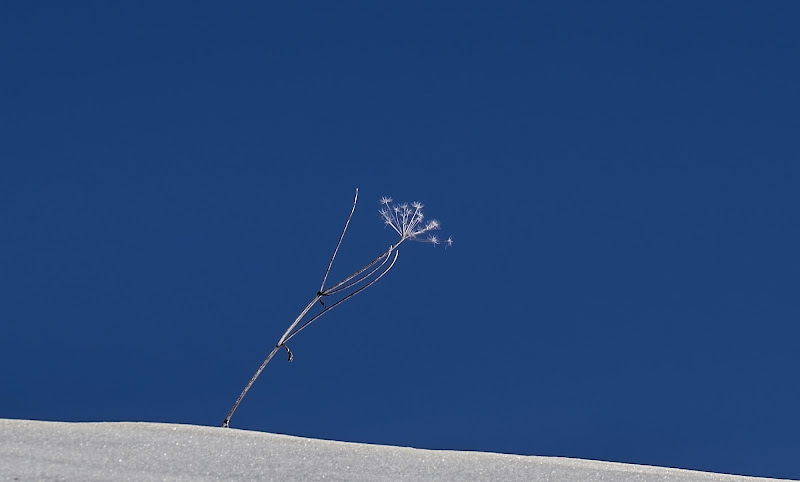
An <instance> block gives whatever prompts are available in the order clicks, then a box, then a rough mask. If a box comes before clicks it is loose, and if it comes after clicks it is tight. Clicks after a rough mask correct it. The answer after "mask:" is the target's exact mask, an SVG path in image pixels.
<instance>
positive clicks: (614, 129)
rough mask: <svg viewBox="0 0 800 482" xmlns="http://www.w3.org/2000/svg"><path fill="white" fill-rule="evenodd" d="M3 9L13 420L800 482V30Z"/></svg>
mask: <svg viewBox="0 0 800 482" xmlns="http://www.w3.org/2000/svg"><path fill="white" fill-rule="evenodd" d="M119 3H120V2H104V1H96V2H90V1H84V2H55V1H54V2H46V1H45V2H28V1H17V2H3V3H2V5H0V65H2V66H3V69H2V70H3V74H2V77H0V163H1V164H2V169H0V229H2V236H0V273H2V276H0V320H2V321H0V323H1V325H0V326H2V335H0V366H2V369H0V387H2V389H1V391H0V417H6V418H29V419H45V420H66V421H106V420H134V421H162V422H185V423H194V424H204V425H218V424H219V423H220V422H221V421H222V419H223V418H224V416H225V414H226V413H227V411H228V409H229V408H230V405H231V404H232V403H233V401H234V400H235V398H236V396H237V395H238V393H239V391H240V390H241V388H242V387H243V386H244V384H245V383H246V382H247V380H248V379H249V378H250V376H251V375H252V373H253V371H254V370H255V369H256V368H257V366H258V365H259V363H260V362H261V360H262V359H263V357H264V356H265V355H266V354H267V353H268V352H269V350H270V348H271V347H272V346H273V345H274V344H275V342H276V341H277V339H278V338H279V337H280V335H281V333H282V332H283V330H284V329H285V328H286V326H287V325H288V324H289V323H290V322H291V321H292V319H293V318H294V317H295V315H296V314H297V313H298V311H299V310H300V309H301V308H302V307H303V306H304V305H305V304H306V303H307V302H308V301H309V300H310V299H311V298H312V297H313V296H314V293H315V292H316V290H317V289H318V287H319V283H320V281H321V277H322V274H323V272H324V268H325V265H326V264H327V262H328V259H329V257H330V254H331V250H332V249H333V246H334V244H335V242H336V239H337V237H338V235H339V232H340V230H341V226H342V223H343V222H344V220H345V219H346V216H347V213H348V212H349V209H350V203H351V201H352V196H353V192H354V189H355V188H356V187H358V188H359V189H360V196H361V198H360V203H359V206H358V208H357V209H356V212H355V215H354V218H353V222H352V225H351V229H350V231H349V232H348V236H347V238H345V241H344V244H343V247H342V251H341V253H340V257H339V259H338V260H337V265H335V266H334V273H333V275H332V276H333V277H334V278H336V277H341V276H343V275H346V274H349V272H350V271H352V270H353V269H355V268H357V267H358V266H360V264H362V263H363V262H365V261H367V260H369V259H372V257H374V256H376V255H377V254H378V253H380V252H381V251H382V250H384V249H385V248H386V247H387V246H388V245H389V244H390V243H392V242H394V241H395V236H393V233H392V232H391V231H390V230H388V229H385V228H384V227H383V225H382V223H381V219H380V216H379V214H378V211H377V210H378V208H379V204H378V199H379V198H380V196H383V195H390V196H393V197H394V198H395V199H396V200H400V201H402V200H406V201H415V200H419V201H422V202H423V203H425V204H426V208H425V212H426V214H427V215H428V216H429V217H435V218H438V219H440V220H441V222H442V224H443V229H442V231H441V234H443V235H445V236H446V235H453V238H454V240H455V245H454V246H453V247H452V248H451V249H447V250H445V249H443V248H442V247H441V246H440V247H436V248H434V247H432V246H429V245H422V244H412V245H405V244H404V245H403V246H402V247H401V249H400V258H399V260H398V264H397V266H396V267H395V268H394V269H393V270H392V272H390V273H389V275H387V277H386V278H384V279H383V280H381V281H380V283H378V284H377V285H376V286H375V287H373V288H371V289H370V290H369V291H367V292H364V293H363V294H361V295H359V296H358V297H357V298H355V299H353V300H352V301H351V302H348V303H347V304H344V305H342V306H341V307H340V308H337V309H336V310H334V311H332V312H331V313H330V314H329V315H327V316H326V317H325V318H322V320H321V321H320V322H319V324H317V325H314V326H311V327H310V328H309V329H308V331H305V332H303V333H302V334H301V335H299V336H298V337H297V338H295V339H294V340H293V341H292V344H291V347H292V350H293V351H294V355H295V361H294V362H293V363H291V364H289V363H288V362H287V361H286V359H285V356H283V355H280V356H279V358H276V359H275V361H274V363H273V364H271V365H270V366H269V367H268V368H267V370H266V371H265V372H264V374H263V375H262V377H261V378H260V379H259V380H258V382H257V383H256V385H255V387H254V388H253V390H252V391H251V392H250V394H249V395H248V396H247V398H245V400H244V403H243V404H242V406H241V407H240V408H239V411H238V412H237V414H236V416H235V417H234V419H233V422H232V426H234V427H236V428H246V429H253V430H263V431H270V432H280V433H288V434H293V435H302V436H309V437H319V438H331V439H337V440H350V441H359V442H371V443H383V444H396V445H411V446H416V447H426V448H448V449H468V450H483V451H498V452H512V453H519V454H537V455H560V456H568V457H581V458H592V459H602V460H613V461H623V462H634V463H642V464H653V465H662V466H674V467H684V468H693V469H701V470H711V471H721V472H729V473H739V474H748V475H763V476H772V477H790V478H800V458H798V457H797V454H798V453H800V438H798V433H800V416H799V415H798V408H797V407H798V406H800V386H798V383H797V376H798V369H799V368H800V355H798V352H800V350H798V344H799V342H798V340H799V339H800V338H799V337H800V325H798V322H800V297H799V296H798V293H800V254H798V247H799V246H800V221H799V220H798V219H799V218H798V212H799V209H798V208H800V189H798V184H799V183H800V136H798V132H800V89H798V85H800V58H798V57H799V56H800V29H798V28H797V25H798V24H800V2H797V1H793V0H792V1H771V2H756V1H747V2H742V1H732V0H725V1H706V2H696V1H675V2H654V1H630V2H627V1H624V2H623V1H617V2H589V1H587V2H576V1H564V2H538V3H537V2H402V3H397V4H393V5H390V4H388V3H386V2H290V3H288V4H283V5H275V4H274V2H235V3H233V4H223V3H220V2H198V1H193V2H155V1H153V2H145V1H142V2H132V3H126V4H124V5H120V4H119ZM267 4H272V5H269V6H268V5H267Z"/></svg>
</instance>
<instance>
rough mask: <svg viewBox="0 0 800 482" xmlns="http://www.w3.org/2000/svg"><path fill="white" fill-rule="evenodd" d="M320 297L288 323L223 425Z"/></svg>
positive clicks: (224, 423)
mask: <svg viewBox="0 0 800 482" xmlns="http://www.w3.org/2000/svg"><path fill="white" fill-rule="evenodd" d="M320 298H322V295H317V296H315V297H314V299H313V300H311V302H310V303H309V304H308V305H306V307H305V309H304V310H303V311H301V312H300V315H298V317H297V318H295V320H294V322H293V323H292V324H291V325H289V328H288V329H287V330H286V332H285V333H284V334H283V336H282V337H281V339H280V341H278V344H276V345H275V348H273V349H272V351H271V352H270V353H269V355H267V358H266V359H264V362H263V363H262V364H261V366H260V367H258V370H256V373H255V374H254V375H253V378H251V379H250V382H249V383H248V384H247V386H245V387H244V390H242V393H240V394H239V398H237V399H236V403H234V404H233V407H231V411H230V412H228V416H227V417H225V420H223V421H222V426H223V427H226V428H227V427H230V422H231V417H233V413H234V412H235V411H236V409H237V408H239V404H240V403H242V399H243V398H244V396H245V395H247V392H248V391H249V390H250V387H252V386H253V383H255V382H256V379H257V378H258V376H259V375H261V372H263V371H264V368H266V367H267V364H268V363H269V362H270V360H272V357H274V356H275V353H276V352H277V351H278V350H280V348H281V347H282V346H284V345H283V344H284V342H285V341H286V336H287V335H289V332H291V331H292V329H294V327H295V326H297V324H298V323H300V320H301V319H302V318H303V317H304V316H306V313H308V311H309V310H310V309H311V308H312V307H313V306H314V304H316V302H317V301H319V299H320Z"/></svg>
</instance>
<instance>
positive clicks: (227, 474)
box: [0, 419, 776, 482]
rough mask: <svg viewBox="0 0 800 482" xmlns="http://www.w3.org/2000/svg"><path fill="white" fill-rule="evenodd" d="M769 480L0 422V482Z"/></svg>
mask: <svg viewBox="0 0 800 482" xmlns="http://www.w3.org/2000/svg"><path fill="white" fill-rule="evenodd" d="M17 480H20V481H54V480H58V481H64V480H69V481H73V480H74V481H100V480H102V481H112V480H113V481H117V480H135V481H155V480H159V481H161V480H164V481H210V480H236V481H244V480H280V481H287V480H348V481H351V480H353V481H356V480H368V481H382V480H424V481H428V480H431V481H457V482H463V481H480V480H487V481H488V480H491V481H516V480H520V481H522V480H524V481H580V482H587V481H600V480H602V481H656V480H658V481H726V482H734V481H755V480H776V479H763V478H755V477H741V476H733V475H722V474H713V473H708V472H695V471H689V470H680V469H668V468H661V467H651V466H646V465H631V464H619V463H611V462H596V461H591V460H580V459H568V458H560V457H536V456H520V455H503V454H492V453H483V452H456V451H442V450H421V449H413V448H406V447H390V446H383V445H368V444H358V443H347V442H334V441H328V440H316V439H308V438H301V437H292V436H288V435H275V434H271V433H262V432H251V431H246V430H236V429H223V428H217V427H199V426H195V425H175V424H159V423H138V422H113V423H106V422H103V423H65V422H38V421H30V420H8V419H0V481H17Z"/></svg>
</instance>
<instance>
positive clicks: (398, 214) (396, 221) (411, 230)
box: [378, 196, 453, 246]
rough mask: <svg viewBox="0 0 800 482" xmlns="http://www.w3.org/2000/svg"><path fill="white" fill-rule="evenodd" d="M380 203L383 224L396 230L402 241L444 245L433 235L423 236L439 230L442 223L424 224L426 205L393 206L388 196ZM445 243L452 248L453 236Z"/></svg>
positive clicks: (431, 222)
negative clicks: (423, 210)
mask: <svg viewBox="0 0 800 482" xmlns="http://www.w3.org/2000/svg"><path fill="white" fill-rule="evenodd" d="M379 202H380V204H382V205H383V207H382V208H381V209H380V210H378V212H379V213H380V214H381V218H383V223H384V224H385V225H387V226H390V227H391V228H392V229H394V230H395V232H397V234H399V235H400V239H401V240H406V239H410V240H412V241H420V242H423V243H431V244H433V245H437V244H441V243H442V241H441V240H440V239H439V237H438V236H435V235H433V234H428V236H422V235H423V234H427V233H429V232H430V231H434V230H436V229H439V227H440V223H439V221H437V220H436V219H431V220H430V221H428V222H425V223H423V220H424V219H425V215H424V214H423V213H422V208H423V207H424V205H423V204H422V203H421V202H418V201H414V202H413V203H411V204H410V205H409V204H408V203H402V204H392V198H391V197H388V196H383V197H382V198H381V199H380V201H379ZM444 243H445V244H446V245H447V246H452V245H453V238H452V236H451V237H448V238H447V239H446V240H445V241H444Z"/></svg>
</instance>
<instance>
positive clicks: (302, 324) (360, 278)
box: [222, 189, 453, 427]
mask: <svg viewBox="0 0 800 482" xmlns="http://www.w3.org/2000/svg"><path fill="white" fill-rule="evenodd" d="M357 203H358V189H356V195H355V199H353V207H352V209H350V215H349V216H348V217H347V221H346V222H345V223H344V229H342V234H341V235H340V236H339V241H338V242H337V243H336V248H335V249H334V250H333V255H332V256H331V260H330V262H329V263H328V268H327V269H326V270H325V275H324V276H323V277H322V284H321V285H320V288H319V290H317V294H316V295H314V297H313V298H312V299H311V301H310V302H309V303H308V305H306V307H305V308H303V310H302V311H301V312H300V314H299V315H297V318H295V320H294V321H293V322H292V324H291V325H289V328H287V329H286V331H285V332H284V333H283V336H281V338H280V339H279V340H278V343H277V344H276V345H275V347H274V348H273V349H272V351H271V352H270V354H269V355H267V358H266V359H265V360H264V362H263V363H262V364H261V366H260V367H259V368H258V370H256V373H255V374H254V375H253V377H252V378H251V379H250V382H249V383H248V384H247V385H246V386H245V387H244V390H242V393H241V394H240V395H239V398H237V399H236V403H234V404H233V407H232V408H231V410H230V412H228V416H227V417H225V420H224V421H223V422H222V426H223V427H229V426H230V421H231V417H233V413H234V412H235V411H236V409H237V408H238V407H239V404H240V403H241V402H242V399H243V398H244V396H245V395H246V394H247V392H248V390H250V387H252V386H253V383H255V381H256V379H257V378H258V376H259V375H261V372H262V371H264V368H265V367H266V366H267V364H268V363H269V362H270V360H272V357H274V356H275V353H277V352H278V350H280V349H284V350H286V354H287V355H288V357H289V361H292V359H293V358H294V355H292V351H291V350H289V347H288V346H287V345H286V343H287V342H288V341H289V340H291V339H292V338H294V337H295V336H296V335H297V334H298V333H300V332H301V331H303V330H304V329H305V328H306V327H307V326H308V325H310V324H311V323H313V322H315V321H317V320H318V319H319V318H320V317H321V316H322V315H324V314H325V313H327V312H329V311H330V310H332V309H333V308H335V307H337V306H339V305H340V304H341V303H343V302H344V301H346V300H349V299H350V298H352V297H353V296H355V295H357V294H359V293H361V292H362V291H364V290H365V289H367V288H369V287H370V286H372V285H374V284H375V283H377V282H378V280H379V279H381V278H382V277H383V276H384V275H385V274H386V273H388V272H389V270H391V269H392V267H393V266H394V264H395V262H396V261H397V256H398V254H399V251H398V250H397V247H398V246H400V244H402V243H403V242H404V241H407V240H410V241H419V242H424V243H431V244H433V245H437V244H440V243H444V244H445V245H447V246H451V245H452V244H453V238H452V237H450V238H447V239H446V240H444V241H441V240H440V239H439V238H438V237H437V236H435V235H433V234H430V233H431V231H435V230H437V229H439V221H437V220H435V219H432V220H430V221H426V220H425V216H424V215H423V214H422V208H423V205H422V204H420V203H418V202H414V203H411V204H410V205H409V204H406V203H403V204H392V198H390V197H383V198H381V200H380V203H381V205H382V207H381V209H380V211H379V212H380V214H381V217H382V218H383V222H384V224H385V225H387V226H389V227H391V228H392V229H394V230H395V231H396V232H397V234H398V235H400V239H398V240H397V241H396V242H395V243H394V244H392V245H391V246H389V249H387V250H386V251H384V252H383V253H381V254H380V255H379V256H378V257H377V258H375V259H373V260H372V261H370V262H369V263H367V264H365V265H364V266H362V267H361V268H360V269H358V270H357V271H355V272H354V273H353V274H351V275H350V276H348V277H346V278H344V279H343V280H341V281H339V282H338V283H334V284H333V285H331V286H329V287H327V288H326V287H325V285H326V283H327V281H328V275H329V274H330V271H331V267H332V266H333V262H334V260H335V259H336V254H337V253H338V252H339V247H340V246H341V244H342V240H343V239H344V234H345V233H346V232H347V227H348V226H349V225H350V220H351V219H352V217H353V212H355V210H356V204H357ZM334 295H337V296H338V298H339V299H338V300H337V301H335V302H333V303H329V304H328V305H326V304H325V303H324V302H323V298H327V297H329V296H334ZM317 303H319V304H320V306H321V307H322V308H321V310H320V311H319V312H318V313H316V314H315V315H313V316H311V317H310V318H309V319H307V320H305V321H303V320H304V319H305V318H306V316H307V315H309V312H310V311H311V309H312V308H314V307H315V306H316V305H317ZM298 325H299V326H298Z"/></svg>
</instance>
